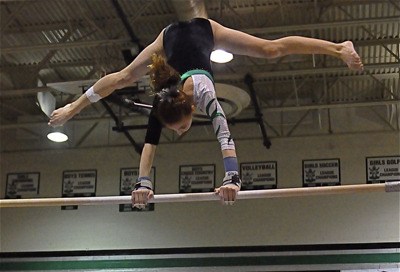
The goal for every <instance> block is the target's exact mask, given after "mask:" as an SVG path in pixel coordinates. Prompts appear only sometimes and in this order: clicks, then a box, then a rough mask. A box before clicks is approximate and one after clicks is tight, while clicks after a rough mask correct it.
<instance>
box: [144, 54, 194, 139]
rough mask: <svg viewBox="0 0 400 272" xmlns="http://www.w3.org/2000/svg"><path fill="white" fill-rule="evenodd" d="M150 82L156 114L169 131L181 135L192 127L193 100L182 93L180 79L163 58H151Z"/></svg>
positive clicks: (154, 56)
mask: <svg viewBox="0 0 400 272" xmlns="http://www.w3.org/2000/svg"><path fill="white" fill-rule="evenodd" d="M149 67H150V80H151V85H152V87H153V92H154V93H155V95H156V99H157V100H156V101H157V104H156V106H155V108H156V114H157V117H158V119H159V120H160V121H161V122H162V123H163V124H164V125H165V126H166V127H167V128H169V129H172V130H174V131H175V132H176V133H177V134H178V135H181V134H183V133H185V132H186V131H188V130H189V128H190V126H191V125H192V113H193V111H194V109H195V106H194V103H193V98H192V97H191V96H189V95H187V94H185V93H184V92H183V91H182V88H183V86H182V84H181V77H180V75H179V73H178V72H177V71H175V70H174V69H173V68H172V67H171V66H169V65H168V64H167V63H166V62H165V60H164V58H163V57H161V56H159V55H153V56H152V64H151V65H150V66H149Z"/></svg>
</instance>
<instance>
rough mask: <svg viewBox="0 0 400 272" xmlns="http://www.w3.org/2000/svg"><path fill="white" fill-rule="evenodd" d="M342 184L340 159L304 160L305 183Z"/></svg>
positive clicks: (312, 184) (306, 184) (319, 184)
mask: <svg viewBox="0 0 400 272" xmlns="http://www.w3.org/2000/svg"><path fill="white" fill-rule="evenodd" d="M338 184H340V160H339V159H322V160H303V185H304V186H306V187H307V186H322V185H338Z"/></svg>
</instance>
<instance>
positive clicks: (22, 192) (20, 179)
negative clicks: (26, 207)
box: [5, 172, 40, 198]
mask: <svg viewBox="0 0 400 272" xmlns="http://www.w3.org/2000/svg"><path fill="white" fill-rule="evenodd" d="M39 179H40V173H39V172H34V173H10V174H7V183H6V194H5V198H32V197H37V196H38V194H39Z"/></svg>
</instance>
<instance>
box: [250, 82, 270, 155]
mask: <svg viewBox="0 0 400 272" xmlns="http://www.w3.org/2000/svg"><path fill="white" fill-rule="evenodd" d="M253 82H254V80H253V77H252V76H251V75H249V74H247V75H246V76H245V77H244V83H246V85H247V87H248V88H249V90H250V97H251V101H252V102H253V106H254V110H255V112H256V114H255V115H256V118H257V122H258V124H259V126H260V130H261V134H262V137H263V144H264V146H265V147H266V148H267V149H269V148H270V147H271V141H270V140H269V139H268V135H267V130H266V129H265V125H264V120H263V114H262V112H261V110H260V106H259V104H258V100H257V95H256V91H255V90H254V86H253Z"/></svg>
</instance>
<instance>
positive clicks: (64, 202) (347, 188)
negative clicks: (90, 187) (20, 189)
mask: <svg viewBox="0 0 400 272" xmlns="http://www.w3.org/2000/svg"><path fill="white" fill-rule="evenodd" d="M399 188H400V181H395V182H386V183H377V184H361V185H341V186H322V187H306V188H288V189H269V190H252V191H241V192H239V193H238V196H237V199H256V198H281V197H303V196H316V195H333V194H356V193H372V192H398V191H399V190H400V189H399ZM217 200H220V198H219V197H218V196H217V195H216V194H215V193H189V194H159V195H155V196H154V198H153V199H151V200H149V203H167V202H199V201H217ZM130 203H131V196H98V197H69V198H67V197H65V198H30V199H0V208H22V207H48V206H68V205H118V204H130Z"/></svg>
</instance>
